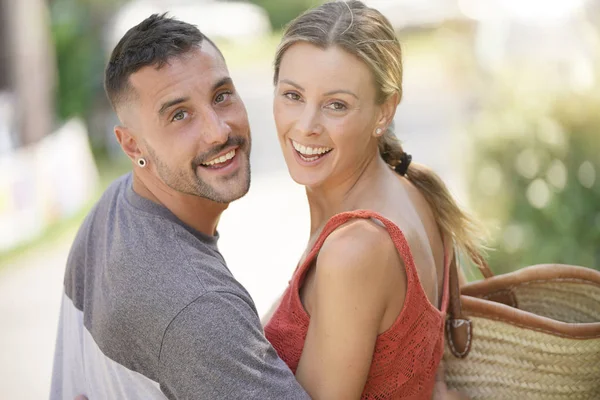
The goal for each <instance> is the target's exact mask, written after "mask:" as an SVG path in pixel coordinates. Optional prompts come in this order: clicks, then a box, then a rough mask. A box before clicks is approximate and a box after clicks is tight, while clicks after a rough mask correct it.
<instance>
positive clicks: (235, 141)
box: [192, 136, 248, 169]
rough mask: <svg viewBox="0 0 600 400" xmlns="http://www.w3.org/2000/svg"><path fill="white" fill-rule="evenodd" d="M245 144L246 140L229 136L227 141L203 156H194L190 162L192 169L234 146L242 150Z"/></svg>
mask: <svg viewBox="0 0 600 400" xmlns="http://www.w3.org/2000/svg"><path fill="white" fill-rule="evenodd" d="M247 142H248V140H246V139H244V138H243V137H240V136H230V137H229V138H227V141H226V142H225V143H223V144H220V145H218V146H216V147H214V148H212V149H210V150H209V151H207V152H205V153H203V154H200V155H199V156H196V158H194V160H193V161H192V166H193V167H194V169H196V168H198V167H199V166H200V164H203V163H205V162H207V161H210V160H212V159H213V158H215V156H217V155H218V154H219V153H221V152H222V151H223V150H225V149H226V148H228V147H234V146H238V147H239V148H244V147H245V146H246V143H247Z"/></svg>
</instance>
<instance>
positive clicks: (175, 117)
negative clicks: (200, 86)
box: [171, 110, 187, 121]
mask: <svg viewBox="0 0 600 400" xmlns="http://www.w3.org/2000/svg"><path fill="white" fill-rule="evenodd" d="M186 115H187V112H186V111H183V110H181V111H177V112H176V113H175V115H173V118H172V119H171V120H172V121H182V120H184V119H185V117H186Z"/></svg>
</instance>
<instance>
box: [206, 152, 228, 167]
mask: <svg viewBox="0 0 600 400" xmlns="http://www.w3.org/2000/svg"><path fill="white" fill-rule="evenodd" d="M233 157H235V149H234V150H231V151H230V152H229V153H227V154H224V155H222V156H221V157H219V158H215V159H213V160H210V161H208V162H205V163H202V165H204V166H206V167H210V166H211V165H216V164H222V163H224V162H225V161H229V160H231V159H232V158H233Z"/></svg>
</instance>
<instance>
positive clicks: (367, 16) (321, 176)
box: [265, 1, 481, 399]
mask: <svg viewBox="0 0 600 400" xmlns="http://www.w3.org/2000/svg"><path fill="white" fill-rule="evenodd" d="M274 82H275V86H276V89H275V100H274V116H275V122H276V126H277V131H278V137H279V140H280V144H281V148H282V151H283V154H284V157H285V160H286V163H287V166H288V169H289V172H290V174H291V176H292V178H293V179H294V180H295V181H296V182H297V183H299V184H301V185H305V187H306V194H307V198H308V202H309V205H310V217H311V234H310V240H309V243H308V247H307V249H306V252H305V253H304V255H303V256H302V258H301V260H300V262H299V265H298V268H297V270H296V272H295V274H294V276H293V278H292V280H291V282H290V285H289V287H288V289H287V290H286V292H285V293H284V295H283V297H282V301H281V303H280V305H279V307H278V308H277V310H276V311H275V313H274V314H273V317H272V318H271V320H270V321H269V322H268V324H267V325H266V326H265V334H266V335H267V338H268V339H269V340H270V341H271V343H272V344H273V346H274V347H275V349H276V350H277V352H278V353H279V355H280V357H281V358H282V359H283V360H284V361H285V362H286V363H287V364H288V365H289V366H290V368H291V369H292V371H294V373H295V374H296V377H297V379H298V380H299V381H300V383H301V384H302V385H303V386H304V388H305V389H306V390H307V391H308V393H309V394H310V395H311V396H312V397H313V398H315V399H352V398H363V399H428V398H431V396H432V393H433V389H434V382H435V375H436V370H437V368H438V365H439V363H440V360H441V358H442V353H443V338H444V336H443V332H444V320H445V310H446V307H447V303H448V268H449V264H450V261H451V259H452V258H453V252H452V249H453V247H454V246H456V247H457V248H459V249H460V250H462V251H464V252H467V253H468V254H471V255H472V256H473V257H474V258H475V259H478V257H479V253H480V250H479V249H480V243H479V242H478V238H480V237H481V236H480V235H479V232H478V231H477V229H476V226H475V224H474V222H473V221H472V220H471V219H470V218H469V217H468V216H467V215H466V214H465V213H463V212H462V211H461V210H460V209H459V207H458V206H457V205H456V203H455V202H454V200H453V199H452V197H451V196H450V194H449V193H448V191H447V189H446V188H445V186H444V184H443V183H442V182H441V181H440V180H439V178H438V177H437V176H436V175H435V174H434V173H433V172H431V171H430V170H428V169H427V168H425V167H424V166H421V165H418V164H415V163H411V157H410V156H409V155H407V154H406V153H405V152H404V151H403V149H402V147H401V145H400V143H399V142H398V140H397V139H396V138H395V136H394V133H393V124H392V120H393V117H394V114H395V111H396V107H397V106H398V103H399V102H400V100H401V97H402V59H401V50H400V45H399V43H398V40H397V38H396V36H395V33H394V30H393V28H392V26H391V25H390V23H389V21H388V20H387V19H386V18H385V17H384V16H383V15H382V14H380V13H379V12H378V11H376V10H374V9H372V8H368V7H366V6H365V5H364V4H363V3H362V2H360V1H348V2H330V3H326V4H324V5H322V6H319V7H317V8H315V9H312V10H309V11H308V12H306V13H305V14H303V15H301V16H300V17H298V18H297V19H296V20H294V21H293V22H292V23H291V24H290V25H289V27H288V28H287V29H286V31H285V33H284V37H283V39H282V42H281V44H280V46H279V49H278V51H277V55H276V59H275V76H274Z"/></svg>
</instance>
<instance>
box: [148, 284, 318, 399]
mask: <svg viewBox="0 0 600 400" xmlns="http://www.w3.org/2000/svg"><path fill="white" fill-rule="evenodd" d="M159 358H160V385H161V390H162V391H163V392H164V393H165V395H166V396H167V397H168V398H170V399H284V398H285V399H286V400H295V399H303V400H304V399H310V397H309V396H308V395H307V394H306V392H305V391H304V390H303V389H302V387H301V386H300V385H299V384H298V382H297V381H296V379H295V377H294V375H293V374H292V372H291V371H290V369H289V368H288V367H287V365H286V364H285V363H284V362H283V361H282V360H281V359H280V358H279V357H278V356H277V353H276V352H275V350H274V349H273V347H272V346H271V344H270V343H269V342H268V341H267V339H266V338H265V337H264V334H263V331H262V328H261V325H260V320H259V318H258V315H257V314H256V312H255V311H254V309H253V308H252V307H251V306H250V305H249V304H248V302H246V301H245V300H244V299H243V298H242V297H240V296H238V295H235V294H233V293H227V292H208V293H206V294H204V295H202V296H201V297H199V298H198V299H196V300H195V301H194V302H193V303H191V304H189V305H188V306H187V307H186V308H185V309H184V310H182V311H181V312H180V313H179V314H178V315H177V316H176V317H175V319H174V320H173V321H172V322H171V323H170V325H169V327H168V328H167V330H166V332H165V335H164V338H163V343H162V346H161V351H160V356H159Z"/></svg>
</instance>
